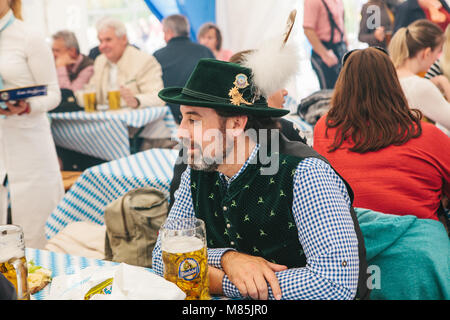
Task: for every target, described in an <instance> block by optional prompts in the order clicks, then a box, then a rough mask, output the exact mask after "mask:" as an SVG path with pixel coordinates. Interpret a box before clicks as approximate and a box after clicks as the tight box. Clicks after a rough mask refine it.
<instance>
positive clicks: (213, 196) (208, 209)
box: [191, 155, 306, 267]
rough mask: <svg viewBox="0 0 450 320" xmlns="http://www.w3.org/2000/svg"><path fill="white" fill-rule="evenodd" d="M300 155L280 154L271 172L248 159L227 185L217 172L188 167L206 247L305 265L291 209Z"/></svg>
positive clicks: (196, 210)
mask: <svg viewBox="0 0 450 320" xmlns="http://www.w3.org/2000/svg"><path fill="white" fill-rule="evenodd" d="M301 160H302V159H299V158H296V157H293V156H287V155H280V167H279V170H278V173H277V174H276V175H262V174H260V170H263V168H264V167H263V166H262V165H261V164H260V163H258V164H249V165H248V167H247V168H246V169H245V170H244V172H242V173H241V174H240V175H239V176H238V177H237V178H236V180H234V181H233V182H232V183H231V184H230V186H229V187H228V188H227V187H226V185H224V183H223V182H222V180H221V178H220V177H219V173H218V172H202V171H195V170H192V171H191V181H192V182H191V189H192V197H193V203H194V210H195V215H196V216H197V217H198V218H200V219H202V220H204V221H205V225H206V239H207V242H208V247H209V248H230V247H231V248H235V249H236V250H237V251H239V252H243V253H247V254H250V255H254V256H260V257H263V258H264V259H266V260H268V261H271V262H273V263H278V264H284V265H287V266H288V267H303V266H305V264H306V258H305V255H304V253H303V249H302V247H301V245H300V243H299V241H298V234H297V227H296V224H295V221H294V217H293V215H292V200H293V190H292V181H293V175H294V173H295V170H296V168H297V166H298V163H299V162H300V161H301ZM294 253H296V254H294Z"/></svg>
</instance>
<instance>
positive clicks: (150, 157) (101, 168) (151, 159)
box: [45, 149, 178, 239]
mask: <svg viewBox="0 0 450 320" xmlns="http://www.w3.org/2000/svg"><path fill="white" fill-rule="evenodd" d="M177 156H178V151H177V150H173V149H149V150H146V151H143V152H139V153H136V154H134V155H131V156H129V157H126V158H122V159H119V160H115V161H111V162H107V163H104V164H101V165H98V166H94V167H91V168H89V169H86V170H85V171H84V172H83V174H82V175H81V176H80V177H79V178H78V179H77V181H76V182H75V184H74V185H73V186H72V187H71V188H70V190H69V191H68V192H67V193H66V194H65V196H64V198H63V199H62V200H61V201H60V203H59V204H58V206H57V207H56V209H55V210H54V211H53V212H52V213H51V214H50V216H49V217H48V219H47V222H46V225H45V234H46V237H47V239H50V238H51V237H53V236H54V235H56V234H57V233H58V232H59V231H60V230H62V229H64V228H65V227H66V226H67V224H68V223H70V222H75V221H91V222H94V223H97V224H100V225H103V224H104V211H105V207H106V206H107V205H108V204H110V203H111V202H112V201H114V200H115V199H117V198H119V197H120V196H122V195H124V194H125V193H126V192H128V191H130V190H132V189H136V188H139V187H146V186H151V187H155V188H158V189H159V190H161V191H163V192H165V193H167V195H169V188H170V181H171V180H172V175H173V167H174V165H175V161H176V159H177Z"/></svg>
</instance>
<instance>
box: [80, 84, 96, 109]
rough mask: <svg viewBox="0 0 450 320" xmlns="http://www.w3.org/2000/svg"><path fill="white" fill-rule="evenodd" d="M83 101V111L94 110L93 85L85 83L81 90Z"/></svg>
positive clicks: (94, 94)
mask: <svg viewBox="0 0 450 320" xmlns="http://www.w3.org/2000/svg"><path fill="white" fill-rule="evenodd" d="M83 103H84V111H85V112H94V111H95V110H96V108H97V98H96V93H95V86H92V85H89V84H86V85H85V86H84V92H83Z"/></svg>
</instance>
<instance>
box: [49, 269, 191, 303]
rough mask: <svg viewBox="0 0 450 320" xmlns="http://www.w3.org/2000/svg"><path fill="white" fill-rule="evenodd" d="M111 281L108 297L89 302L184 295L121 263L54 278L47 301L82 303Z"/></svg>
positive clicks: (150, 274)
mask: <svg viewBox="0 0 450 320" xmlns="http://www.w3.org/2000/svg"><path fill="white" fill-rule="evenodd" d="M110 278H113V282H112V287H111V290H106V291H110V293H109V294H95V295H93V296H91V297H90V300H183V299H184V298H185V297H186V294H185V293H184V292H183V291H182V290H181V289H180V288H178V287H177V285H175V284H174V283H172V282H170V281H167V280H166V279H164V278H162V277H160V276H158V275H156V274H155V273H153V272H151V271H149V270H147V269H145V268H142V267H137V266H132V265H129V264H126V263H121V264H119V265H117V266H113V267H88V268H85V269H83V270H81V272H80V273H78V274H73V275H63V276H58V277H55V278H54V279H53V280H52V283H51V287H50V295H49V297H48V299H50V300H83V299H84V296H85V295H86V293H88V292H89V290H91V289H92V288H93V287H95V286H97V285H98V284H100V283H102V282H104V281H105V280H107V279H110Z"/></svg>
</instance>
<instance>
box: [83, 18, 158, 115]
mask: <svg viewBox="0 0 450 320" xmlns="http://www.w3.org/2000/svg"><path fill="white" fill-rule="evenodd" d="M97 32H98V39H99V42H100V45H99V49H100V52H101V53H102V54H101V55H100V56H98V57H97V59H95V63H94V76H93V77H92V78H91V81H90V84H92V85H95V88H96V92H97V103H98V104H108V99H107V97H108V91H111V90H120V96H121V98H122V99H121V106H122V107H130V108H140V107H152V106H162V105H164V104H165V103H164V102H163V101H162V100H161V99H159V97H158V92H159V90H161V89H162V88H163V81H162V71H161V66H160V65H159V63H158V61H156V59H155V58H154V57H153V56H152V55H149V54H147V53H145V52H143V51H141V50H139V49H136V48H135V47H133V46H131V45H129V43H128V38H127V33H126V28H125V25H124V24H123V23H122V22H121V21H120V20H117V19H114V18H109V17H107V18H104V19H102V20H100V21H99V22H98V23H97Z"/></svg>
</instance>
